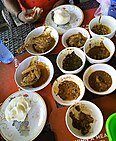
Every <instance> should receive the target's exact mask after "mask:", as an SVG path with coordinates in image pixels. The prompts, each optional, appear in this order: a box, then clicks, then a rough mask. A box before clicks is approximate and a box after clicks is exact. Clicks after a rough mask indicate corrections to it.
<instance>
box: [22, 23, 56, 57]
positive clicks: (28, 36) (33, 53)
mask: <svg viewBox="0 0 116 141" xmlns="http://www.w3.org/2000/svg"><path fill="white" fill-rule="evenodd" d="M46 27H48V28H51V29H52V30H53V31H54V32H56V34H55V36H56V37H57V38H56V39H55V44H54V46H53V47H52V48H50V49H49V50H48V51H45V52H43V53H38V52H36V51H34V50H33V51H34V52H32V51H30V50H28V48H26V50H27V52H28V53H29V54H31V55H45V54H48V53H49V52H51V51H52V50H53V49H54V48H55V47H56V46H57V44H58V41H59V34H58V31H57V30H56V29H55V28H54V27H52V26H46V25H42V26H39V27H37V28H35V29H33V30H32V31H31V32H29V33H28V34H27V36H26V38H25V41H24V42H25V43H26V41H27V40H28V39H29V38H30V37H37V34H39V30H43V32H44V29H45V28H46ZM34 32H37V33H36V34H35V35H34V36H32V35H33V33H34ZM43 32H42V33H43ZM42 33H40V34H39V35H38V36H40V35H41V34H42Z"/></svg>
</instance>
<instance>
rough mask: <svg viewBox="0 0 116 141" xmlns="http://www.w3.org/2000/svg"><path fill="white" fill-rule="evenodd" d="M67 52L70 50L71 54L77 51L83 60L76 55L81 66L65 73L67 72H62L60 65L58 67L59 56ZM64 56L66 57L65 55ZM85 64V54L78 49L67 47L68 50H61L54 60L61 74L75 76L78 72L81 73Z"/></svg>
mask: <svg viewBox="0 0 116 141" xmlns="http://www.w3.org/2000/svg"><path fill="white" fill-rule="evenodd" d="M67 50H69V51H71V50H72V52H73V51H77V52H80V54H82V56H83V57H82V58H83V59H82V58H81V57H80V55H78V56H79V57H80V58H81V60H82V65H81V66H80V67H79V68H78V69H76V70H73V71H67V70H64V69H63V68H61V67H60V65H59V57H60V55H61V54H63V53H64V52H66V51H67ZM66 56H67V55H66ZM85 63H86V56H85V53H84V52H83V51H82V50H81V49H80V48H77V47H68V48H64V49H62V50H61V51H60V52H59V53H58V55H57V58H56V64H57V66H58V68H59V69H60V71H62V72H63V73H69V74H76V73H79V72H81V71H82V69H83V68H84V66H85Z"/></svg>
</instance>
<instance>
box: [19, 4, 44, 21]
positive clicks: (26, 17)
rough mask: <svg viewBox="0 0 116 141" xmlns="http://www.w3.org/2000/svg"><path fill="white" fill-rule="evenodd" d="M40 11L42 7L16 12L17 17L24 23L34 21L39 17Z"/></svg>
mask: <svg viewBox="0 0 116 141" xmlns="http://www.w3.org/2000/svg"><path fill="white" fill-rule="evenodd" d="M42 12H43V9H42V8H35V7H34V8H33V9H26V10H23V11H22V12H21V13H19V14H18V18H19V20H20V21H22V22H24V23H34V22H36V21H37V20H38V19H39V18H40V15H41V13H42Z"/></svg>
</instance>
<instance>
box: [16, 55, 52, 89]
mask: <svg viewBox="0 0 116 141" xmlns="http://www.w3.org/2000/svg"><path fill="white" fill-rule="evenodd" d="M33 57H34V56H31V57H28V58H26V59H25V60H23V61H22V62H21V63H20V64H19V66H18V68H17V69H16V72H15V82H16V84H17V85H18V87H20V88H21V89H22V90H25V91H29V92H34V91H38V90H41V89H43V88H45V87H46V86H47V85H48V84H49V83H50V81H51V80H52V77H53V74H54V68H53V65H52V63H51V61H50V60H49V59H48V58H47V57H44V56H38V61H39V62H43V63H45V64H46V65H47V66H48V68H49V70H50V74H49V77H48V80H47V81H46V82H45V83H44V84H42V85H41V86H39V87H35V88H31V87H22V86H21V80H22V78H21V76H22V74H21V73H22V72H23V71H24V70H25V69H27V68H28V66H29V64H30V61H31V60H32V58H33Z"/></svg>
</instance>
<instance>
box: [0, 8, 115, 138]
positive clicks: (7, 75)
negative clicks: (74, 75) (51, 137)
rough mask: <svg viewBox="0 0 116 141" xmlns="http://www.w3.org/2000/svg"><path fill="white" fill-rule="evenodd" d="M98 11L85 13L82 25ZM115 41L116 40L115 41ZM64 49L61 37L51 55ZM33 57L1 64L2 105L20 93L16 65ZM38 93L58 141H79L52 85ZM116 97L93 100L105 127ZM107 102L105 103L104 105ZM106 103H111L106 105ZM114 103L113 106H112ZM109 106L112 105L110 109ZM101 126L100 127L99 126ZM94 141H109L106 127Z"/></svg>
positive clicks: (0, 101) (65, 108)
mask: <svg viewBox="0 0 116 141" xmlns="http://www.w3.org/2000/svg"><path fill="white" fill-rule="evenodd" d="M95 10H96V9H89V10H85V11H84V21H83V23H82V25H83V26H84V25H88V24H89V21H90V20H91V19H92V18H93V17H94V12H95ZM114 41H115V40H114ZM63 48H64V47H63V46H62V44H61V36H60V40H59V43H58V45H57V46H56V48H55V49H54V50H53V51H52V52H51V53H50V54H56V53H58V52H59V51H61V50H62V49H63ZM29 56H31V55H30V54H28V53H27V52H26V53H24V54H22V55H19V56H17V57H15V60H14V61H13V62H12V63H10V64H7V65H6V64H3V63H0V103H2V102H4V100H5V99H6V98H7V97H8V96H9V95H11V94H12V93H14V92H16V91H18V87H17V85H16V83H15V80H14V74H15V70H16V67H15V65H16V64H15V63H16V61H18V63H20V62H21V61H23V60H24V59H25V58H27V57H29ZM38 93H39V94H40V95H41V96H42V97H43V99H44V100H45V102H46V105H47V107H48V120H49V122H50V125H51V128H52V129H53V131H54V133H55V136H56V141H79V139H77V138H76V137H74V136H73V135H72V134H71V133H70V132H69V131H68V129H67V127H66V124H65V113H66V110H67V108H68V107H61V108H57V106H56V103H55V101H54V99H53V97H52V94H51V84H49V85H48V86H47V87H45V88H44V89H42V90H40V91H38ZM115 99H116V95H113V96H112V95H109V96H104V97H103V98H98V99H95V100H93V102H94V103H95V104H96V105H98V107H99V108H100V109H101V111H102V112H103V115H104V125H105V121H106V119H107V117H108V116H109V115H110V114H111V113H113V112H116V110H115V108H114V107H116V103H115ZM104 101H105V103H104ZM106 101H107V102H109V103H110V104H109V103H108V104H107V105H106ZM111 102H112V104H111ZM109 105H112V107H110V106H109ZM98 126H99V125H98ZM93 140H95V141H98V140H99V141H100V140H102V141H103V140H104V141H107V140H108V138H107V136H106V132H105V127H104V128H103V130H102V131H101V132H100V134H99V135H98V136H97V137H95V138H94V139H93Z"/></svg>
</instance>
